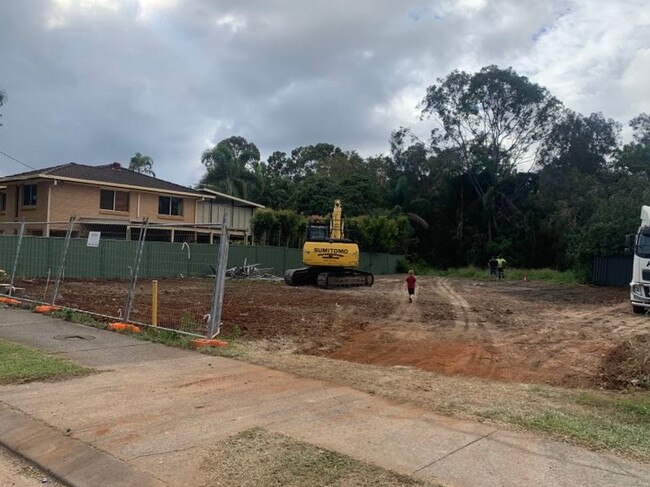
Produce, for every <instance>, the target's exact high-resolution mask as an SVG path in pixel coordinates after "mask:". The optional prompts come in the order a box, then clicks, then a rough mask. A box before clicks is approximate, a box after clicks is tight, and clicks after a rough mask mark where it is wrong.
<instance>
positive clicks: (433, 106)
mask: <svg viewBox="0 0 650 487" xmlns="http://www.w3.org/2000/svg"><path fill="white" fill-rule="evenodd" d="M421 106H422V115H423V116H429V117H435V118H437V120H438V121H439V122H440V124H441V125H442V128H443V132H442V133H440V134H439V133H438V132H437V131H432V140H431V142H432V144H440V145H441V146H443V147H445V146H446V147H448V148H454V149H456V150H457V151H458V155H459V157H458V159H457V160H458V162H459V163H460V164H462V169H463V170H464V173H465V174H466V175H467V177H468V178H469V181H470V182H471V184H472V186H473V189H474V192H475V193H476V196H477V197H478V198H480V200H481V204H482V207H483V217H484V220H485V226H486V230H487V240H488V242H490V241H492V240H493V238H495V237H496V231H497V227H498V221H499V219H500V217H504V216H505V217H507V218H512V217H513V216H515V217H516V216H517V214H518V212H517V211H516V208H515V207H514V205H513V203H512V201H510V200H509V198H508V195H506V194H505V193H504V192H503V191H501V188H500V185H501V183H502V182H503V180H504V179H505V178H507V177H510V176H512V175H513V174H514V173H515V172H516V168H517V166H518V165H519V164H520V163H521V162H522V161H523V160H524V158H525V156H527V155H529V153H530V149H531V147H532V146H533V145H534V144H536V143H537V142H539V141H540V140H542V139H543V138H544V136H545V135H546V134H547V133H548V131H549V130H550V128H551V127H552V125H553V122H554V120H555V119H556V118H557V116H558V114H559V111H560V107H561V104H560V102H559V101H558V100H557V99H556V98H555V97H553V96H552V95H551V94H550V93H549V92H548V91H547V90H546V89H545V88H543V87H541V86H539V85H537V84H535V83H531V82H530V81H529V80H528V78H526V77H525V76H520V75H518V74H517V73H515V72H514V71H513V70H512V68H508V69H500V68H498V67H497V66H486V67H484V68H483V69H481V70H480V71H479V72H478V73H474V74H471V75H470V74H468V73H465V72H463V71H453V72H452V73H451V74H449V75H448V76H447V77H446V78H444V79H438V84H435V85H432V86H430V87H429V88H428V89H427V94H426V96H425V98H424V100H423V101H422V105H421Z"/></svg>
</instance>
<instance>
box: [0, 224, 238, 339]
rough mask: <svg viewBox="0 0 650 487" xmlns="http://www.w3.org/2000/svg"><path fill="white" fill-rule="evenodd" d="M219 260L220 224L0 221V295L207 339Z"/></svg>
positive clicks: (219, 284) (213, 326)
mask: <svg viewBox="0 0 650 487" xmlns="http://www.w3.org/2000/svg"><path fill="white" fill-rule="evenodd" d="M216 244H219V245H216ZM227 256H228V232H227V222H225V221H224V223H223V224H208V225H194V224H182V223H155V224H153V223H149V222H148V221H147V220H143V221H136V222H133V221H131V222H109V221H89V220H77V219H74V218H72V219H70V221H67V222H29V223H26V222H18V223H0V269H2V270H3V271H4V272H3V273H2V272H0V277H2V275H4V278H3V279H2V282H1V286H0V293H1V294H4V295H6V296H10V297H15V298H18V299H23V300H28V301H33V302H37V303H46V304H51V305H56V306H62V307H67V308H71V309H76V310H82V311H86V312H92V313H94V314H97V315H101V316H105V317H109V318H111V319H114V320H119V321H126V322H131V323H139V324H146V325H153V326H158V327H160V328H163V329H169V330H174V331H177V332H180V333H186V334H191V335H198V336H206V337H208V338H212V337H213V336H214V335H216V334H218V332H219V320H220V316H221V302H222V299H223V280H224V279H225V269H226V260H227Z"/></svg>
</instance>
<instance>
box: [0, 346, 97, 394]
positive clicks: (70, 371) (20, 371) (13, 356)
mask: <svg viewBox="0 0 650 487" xmlns="http://www.w3.org/2000/svg"><path fill="white" fill-rule="evenodd" d="M90 373H92V369H88V368H86V367H82V366H80V365H77V364H75V363H74V362H71V361H69V360H62V359H60V358H56V357H52V356H51V355H48V354H46V353H43V352H40V351H38V350H34V349H31V348H27V347H24V346H22V345H17V344H15V343H11V342H8V341H5V340H0V384H13V383H23V382H32V381H37V380H39V381H42V380H48V381H52V380H64V379H70V378H72V377H81V376H84V375H88V374H90Z"/></svg>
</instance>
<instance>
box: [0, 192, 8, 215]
mask: <svg viewBox="0 0 650 487" xmlns="http://www.w3.org/2000/svg"><path fill="white" fill-rule="evenodd" d="M6 209H7V193H5V192H4V191H3V192H1V193H0V211H5V210H6Z"/></svg>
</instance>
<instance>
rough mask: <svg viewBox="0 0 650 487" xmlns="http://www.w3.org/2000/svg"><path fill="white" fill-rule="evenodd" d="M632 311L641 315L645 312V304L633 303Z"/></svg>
mask: <svg viewBox="0 0 650 487" xmlns="http://www.w3.org/2000/svg"><path fill="white" fill-rule="evenodd" d="M632 311H634V312H635V313H636V314H639V315H640V314H645V311H646V309H645V308H644V307H643V306H636V305H634V304H633V305H632Z"/></svg>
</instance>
